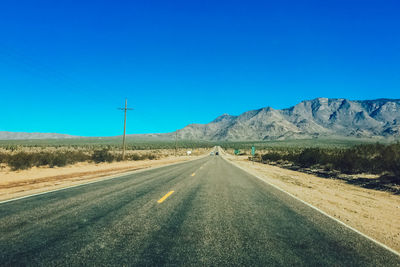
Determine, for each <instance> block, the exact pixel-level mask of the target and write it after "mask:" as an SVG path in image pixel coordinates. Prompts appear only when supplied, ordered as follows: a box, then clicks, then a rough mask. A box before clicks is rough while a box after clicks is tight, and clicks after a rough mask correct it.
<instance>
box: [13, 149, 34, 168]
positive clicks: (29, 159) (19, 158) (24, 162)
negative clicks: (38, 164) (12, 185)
mask: <svg viewBox="0 0 400 267" xmlns="http://www.w3.org/2000/svg"><path fill="white" fill-rule="evenodd" d="M8 165H9V166H10V167H11V169H13V170H25V169H29V168H31V167H33V165H34V157H33V155H32V154H29V153H26V152H19V153H17V154H14V155H12V156H10V158H9V161H8Z"/></svg>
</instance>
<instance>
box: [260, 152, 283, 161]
mask: <svg viewBox="0 0 400 267" xmlns="http://www.w3.org/2000/svg"><path fill="white" fill-rule="evenodd" d="M261 158H262V160H263V161H266V162H271V161H278V160H281V159H282V158H283V157H282V154H280V153H277V152H270V153H267V154H264V155H262V156H261Z"/></svg>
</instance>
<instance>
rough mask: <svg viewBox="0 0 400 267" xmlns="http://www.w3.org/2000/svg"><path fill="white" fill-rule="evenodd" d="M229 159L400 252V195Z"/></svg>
mask: <svg viewBox="0 0 400 267" xmlns="http://www.w3.org/2000/svg"><path fill="white" fill-rule="evenodd" d="M226 158H227V159H228V160H230V161H232V162H234V163H236V164H237V165H239V166H241V167H242V168H244V169H246V170H247V171H248V172H249V173H252V174H254V175H256V176H258V177H260V178H262V179H264V180H266V181H268V182H269V183H271V184H274V185H276V186H278V187H279V188H281V189H283V190H285V191H287V192H289V193H291V194H293V195H295V196H297V197H298V198H300V199H302V200H304V201H306V202H308V203H310V204H312V205H313V206H315V207H318V208H319V209H321V210H323V211H324V212H326V213H327V214H329V215H331V216H333V217H335V218H337V219H339V220H340V221H342V222H344V223H346V224H347V225H349V226H352V227H353V228H355V229H357V230H359V231H360V232H362V233H364V234H366V235H368V236H370V237H372V238H374V239H376V240H378V241H380V242H381V243H383V244H385V245H387V246H388V247H390V248H392V249H394V250H396V251H399V252H400V224H399V222H400V196H399V195H395V194H392V193H388V192H382V191H377V190H372V189H365V188H361V187H358V186H354V185H350V184H347V183H346V182H344V181H340V180H335V179H325V178H320V177H317V176H314V175H311V174H306V173H301V172H296V171H292V170H288V169H283V168H279V167H276V166H271V165H267V164H262V163H256V162H250V161H248V159H247V156H243V157H237V156H232V155H226Z"/></svg>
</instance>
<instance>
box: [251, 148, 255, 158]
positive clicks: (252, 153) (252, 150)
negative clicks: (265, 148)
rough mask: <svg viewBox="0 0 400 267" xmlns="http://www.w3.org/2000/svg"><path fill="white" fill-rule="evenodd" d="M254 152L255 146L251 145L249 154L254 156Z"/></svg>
mask: <svg viewBox="0 0 400 267" xmlns="http://www.w3.org/2000/svg"><path fill="white" fill-rule="evenodd" d="M255 154H256V147H255V146H252V147H251V155H252V156H253V157H254V155H255Z"/></svg>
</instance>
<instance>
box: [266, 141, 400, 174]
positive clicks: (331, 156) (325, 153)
mask: <svg viewBox="0 0 400 267" xmlns="http://www.w3.org/2000/svg"><path fill="white" fill-rule="evenodd" d="M262 160H263V161H266V162H269V161H275V162H277V161H289V162H292V163H294V164H297V165H298V166H301V167H303V168H306V167H311V166H313V165H319V166H320V167H322V168H324V169H325V170H329V171H331V170H337V171H340V172H342V173H347V174H355V173H362V172H366V173H373V174H382V173H388V174H389V175H392V176H395V177H400V144H399V143H397V144H390V145H383V144H368V145H357V146H354V147H351V148H347V149H343V148H304V149H292V150H289V149H287V148H281V149H275V150H272V151H270V152H268V153H266V154H264V155H262ZM398 179H400V178H398Z"/></svg>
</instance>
